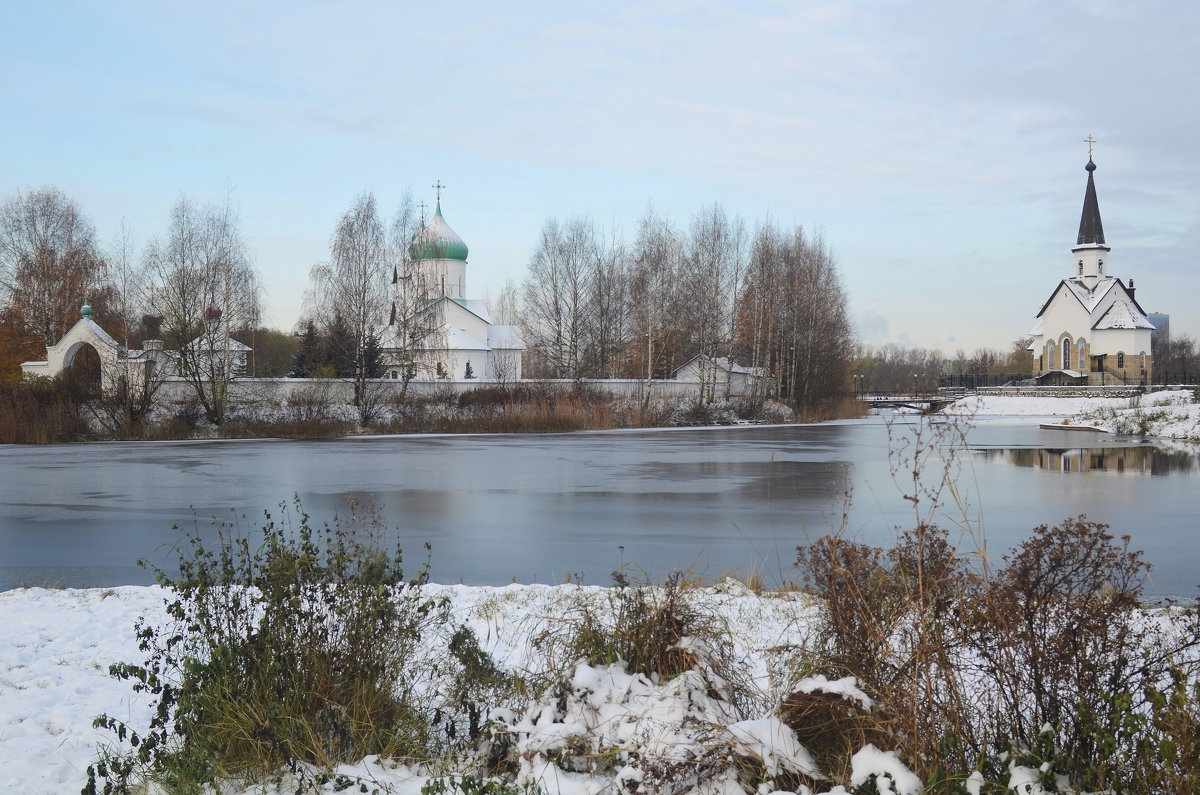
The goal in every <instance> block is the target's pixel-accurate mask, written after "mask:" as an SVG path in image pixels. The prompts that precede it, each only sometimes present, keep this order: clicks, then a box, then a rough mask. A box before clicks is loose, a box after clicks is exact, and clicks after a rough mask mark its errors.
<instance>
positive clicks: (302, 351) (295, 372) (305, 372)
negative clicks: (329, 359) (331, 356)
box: [288, 320, 322, 378]
mask: <svg viewBox="0 0 1200 795" xmlns="http://www.w3.org/2000/svg"><path fill="white" fill-rule="evenodd" d="M321 347H322V346H321V338H320V337H319V336H318V335H317V327H316V326H315V325H314V324H313V322H312V321H311V320H310V321H308V322H307V323H305V324H304V334H302V335H301V336H300V348H299V349H298V350H297V351H296V353H295V354H293V355H292V367H291V369H290V370H289V371H288V377H289V378H311V377H312V371H313V368H314V367H316V366H317V365H319V364H320V363H321V362H320V361H319V359H320V356H321Z"/></svg>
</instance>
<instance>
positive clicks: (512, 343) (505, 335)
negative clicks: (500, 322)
mask: <svg viewBox="0 0 1200 795" xmlns="http://www.w3.org/2000/svg"><path fill="white" fill-rule="evenodd" d="M487 341H488V346H489V347H491V348H493V349H495V348H499V349H502V350H517V351H523V350H525V335H524V334H522V333H521V327H520V326H491V325H489V326H488V340H487Z"/></svg>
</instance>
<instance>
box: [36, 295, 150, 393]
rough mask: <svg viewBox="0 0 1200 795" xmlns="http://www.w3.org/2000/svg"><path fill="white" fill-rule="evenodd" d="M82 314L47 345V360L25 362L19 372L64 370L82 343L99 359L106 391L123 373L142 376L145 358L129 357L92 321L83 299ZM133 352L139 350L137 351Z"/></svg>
mask: <svg viewBox="0 0 1200 795" xmlns="http://www.w3.org/2000/svg"><path fill="white" fill-rule="evenodd" d="M80 313H81V314H82V315H83V317H81V318H80V319H79V321H78V322H76V323H75V325H74V326H72V327H71V329H70V331H68V332H67V333H66V334H64V335H63V337H62V339H60V340H59V341H58V342H56V343H55V344H54V345H51V346H49V347H47V348H46V361H44V362H24V363H23V364H22V365H21V372H22V373H28V374H29V375H40V376H45V377H46V378H53V377H54V376H56V375H58V374H59V373H61V372H62V371H63V370H66V369H67V368H68V367H70V366H71V364H72V363H73V362H74V361H75V356H76V355H77V354H78V353H79V352H80V350H82V349H83V347H84V346H85V345H90V346H91V347H92V348H93V349H94V350H95V351H96V354H97V356H99V358H100V386H101V388H103V389H105V390H109V389H113V388H115V387H116V386H117V385H118V384H119V383H120V381H121V377H122V376H130V375H135V374H136V375H137V376H142V375H143V372H142V371H143V370H144V369H145V368H146V367H147V366H149V365H150V363H151V361H152V360H151V359H149V358H148V357H138V358H134V357H130V356H129V355H128V353H127V352H126V350H125V348H124V347H123V346H122V345H121V344H120V343H118V342H117V341H116V340H114V339H113V338H112V337H111V336H110V335H109V333H108V332H107V331H105V330H104V329H102V328H100V325H99V324H98V323H96V321H94V320H92V308H91V307H90V306H89V305H88V304H87V303H86V302H85V303H84V305H83V309H81V310H80ZM136 353H142V352H141V351H137V352H136ZM129 380H130V381H132V380H133V379H129Z"/></svg>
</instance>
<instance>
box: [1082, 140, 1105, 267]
mask: <svg viewBox="0 0 1200 795" xmlns="http://www.w3.org/2000/svg"><path fill="white" fill-rule="evenodd" d="M1084 168H1085V169H1087V173H1088V181H1087V189H1086V190H1085V191H1084V194H1083V215H1082V216H1081V217H1080V219H1079V237H1078V239H1076V241H1075V245H1077V246H1087V245H1101V246H1103V245H1104V224H1102V223H1100V203H1099V202H1098V201H1097V200H1096V181H1095V180H1094V179H1092V173H1093V172H1094V171H1095V170H1096V164H1095V163H1093V162H1092V159H1091V158H1090V157H1089V158H1088V163H1087V165H1086V166H1084Z"/></svg>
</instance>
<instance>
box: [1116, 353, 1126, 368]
mask: <svg viewBox="0 0 1200 795" xmlns="http://www.w3.org/2000/svg"><path fill="white" fill-rule="evenodd" d="M1117 369H1118V370H1124V369H1125V354H1123V353H1118V354H1117Z"/></svg>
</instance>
